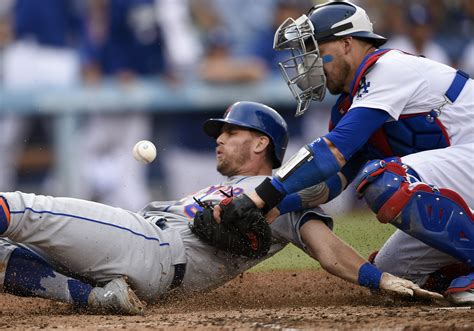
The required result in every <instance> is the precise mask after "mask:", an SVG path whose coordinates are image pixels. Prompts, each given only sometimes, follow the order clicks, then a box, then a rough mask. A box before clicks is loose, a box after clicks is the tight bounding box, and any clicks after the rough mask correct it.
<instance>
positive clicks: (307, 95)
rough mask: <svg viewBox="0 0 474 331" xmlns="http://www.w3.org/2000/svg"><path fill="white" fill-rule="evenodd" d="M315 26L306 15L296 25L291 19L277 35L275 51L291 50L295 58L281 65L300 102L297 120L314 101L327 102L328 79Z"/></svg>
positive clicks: (292, 57)
mask: <svg viewBox="0 0 474 331" xmlns="http://www.w3.org/2000/svg"><path fill="white" fill-rule="evenodd" d="M313 32H314V29H313V25H312V23H311V21H310V20H309V19H308V17H307V16H306V15H303V16H301V17H300V18H298V19H297V20H296V21H295V20H293V19H292V18H288V19H287V20H286V21H285V22H283V23H282V25H280V27H279V28H278V29H277V32H276V34H275V39H274V43H273V48H274V49H276V50H290V51H291V54H292V56H291V57H290V58H289V59H288V60H286V61H284V62H281V63H279V66H280V70H281V72H282V75H283V79H284V80H285V81H286V83H287V84H288V87H289V88H290V91H291V93H292V94H293V96H294V97H295V99H296V101H297V109H296V114H295V116H300V115H303V114H304V112H305V111H306V110H307V109H308V108H309V105H310V103H311V100H319V101H321V100H323V99H324V95H325V94H326V76H325V75H324V70H323V60H322V58H321V56H320V55H319V48H318V43H317V41H316V40H315V39H314V37H313Z"/></svg>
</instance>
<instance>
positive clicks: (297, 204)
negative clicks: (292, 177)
mask: <svg viewBox="0 0 474 331" xmlns="http://www.w3.org/2000/svg"><path fill="white" fill-rule="evenodd" d="M278 209H279V210H280V215H283V214H287V213H290V212H292V211H301V210H303V206H302V204H301V198H300V196H299V194H298V193H291V194H288V195H287V196H286V197H284V198H283V200H282V201H281V202H280V204H279V205H278Z"/></svg>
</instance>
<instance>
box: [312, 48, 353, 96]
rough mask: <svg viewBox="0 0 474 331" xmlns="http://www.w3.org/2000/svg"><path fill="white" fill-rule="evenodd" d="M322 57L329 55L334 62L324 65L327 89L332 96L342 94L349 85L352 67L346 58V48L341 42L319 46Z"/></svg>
mask: <svg viewBox="0 0 474 331" xmlns="http://www.w3.org/2000/svg"><path fill="white" fill-rule="evenodd" d="M319 51H320V53H321V56H323V57H324V56H326V55H329V56H331V58H332V60H331V61H329V62H326V63H324V66H323V69H324V74H325V75H326V87H327V89H328V90H329V92H331V94H335V95H337V94H341V93H342V92H344V88H345V87H346V86H347V85H348V84H347V82H348V80H349V79H351V78H350V77H349V74H350V65H349V63H348V62H347V60H346V58H345V56H344V48H343V44H342V41H341V40H336V41H330V42H326V43H322V44H320V45H319ZM346 92H347V91H346Z"/></svg>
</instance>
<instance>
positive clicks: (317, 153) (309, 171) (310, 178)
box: [255, 138, 341, 211]
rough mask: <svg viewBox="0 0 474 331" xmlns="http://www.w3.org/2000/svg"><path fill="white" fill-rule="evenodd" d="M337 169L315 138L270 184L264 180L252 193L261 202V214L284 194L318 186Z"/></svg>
mask: <svg viewBox="0 0 474 331" xmlns="http://www.w3.org/2000/svg"><path fill="white" fill-rule="evenodd" d="M340 168H341V167H340V166H339V163H337V160H336V157H335V156H334V155H333V154H332V152H331V150H330V149H329V147H328V145H327V144H326V142H325V141H324V140H323V139H322V138H318V139H316V140H315V141H313V142H312V143H311V144H308V145H306V146H304V147H302V148H301V149H300V150H299V151H298V152H297V153H296V154H295V155H293V157H292V158H291V159H290V160H289V161H288V162H286V163H285V164H284V165H283V166H282V167H281V168H280V170H278V171H277V173H276V174H275V176H274V177H273V179H272V180H271V181H270V180H269V179H268V178H267V179H266V180H265V181H263V183H262V184H260V185H259V186H257V188H256V189H255V191H256V192H257V194H258V195H259V196H260V198H261V199H262V200H263V201H264V202H265V208H264V211H268V210H270V209H272V208H273V207H275V206H276V205H278V204H279V203H280V201H282V199H283V198H284V197H285V196H286V195H288V194H290V193H295V192H298V191H301V190H302V189H304V188H306V187H310V186H313V185H316V184H318V183H321V182H322V181H324V180H326V179H327V178H329V177H331V176H333V175H334V174H336V173H337V172H338V171H339V170H340ZM293 203H294V202H293Z"/></svg>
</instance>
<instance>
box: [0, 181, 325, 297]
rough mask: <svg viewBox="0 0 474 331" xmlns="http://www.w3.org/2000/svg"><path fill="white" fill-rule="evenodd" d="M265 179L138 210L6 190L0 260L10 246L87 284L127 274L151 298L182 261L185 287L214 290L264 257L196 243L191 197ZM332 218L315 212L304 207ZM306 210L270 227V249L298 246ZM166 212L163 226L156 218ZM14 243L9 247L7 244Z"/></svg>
mask: <svg viewBox="0 0 474 331" xmlns="http://www.w3.org/2000/svg"><path fill="white" fill-rule="evenodd" d="M264 178H265V177H234V178H231V179H229V180H228V181H226V182H225V183H222V184H220V185H215V186H210V187H207V188H205V189H203V190H201V191H199V192H196V193H195V194H193V195H190V196H188V197H186V198H184V199H181V200H179V201H175V202H171V203H170V202H152V203H150V204H149V205H148V206H147V207H146V208H145V209H144V210H143V211H142V212H140V213H132V212H130V211H127V210H124V209H121V208H114V207H110V206H107V205H103V204H98V203H95V202H90V201H85V200H79V199H71V198H54V197H50V196H40V195H34V194H25V193H21V192H9V193H3V194H1V196H3V197H4V198H5V199H6V201H7V203H8V205H9V208H10V213H11V220H10V225H9V226H8V229H7V230H6V232H5V233H3V234H2V237H4V238H7V239H4V240H3V241H1V242H0V259H1V261H0V262H3V263H7V261H8V258H9V256H10V253H11V251H12V250H13V249H14V248H15V245H18V244H19V245H22V246H25V247H27V248H29V249H30V250H32V251H34V252H36V253H37V254H38V255H40V256H41V257H43V258H44V259H45V260H46V261H48V262H49V263H50V264H52V265H53V266H54V267H55V268H56V269H57V270H58V271H63V272H66V273H68V274H71V273H72V275H73V276H74V275H75V276H80V277H82V278H85V279H88V280H89V281H91V282H107V281H109V280H110V279H113V278H116V277H119V276H122V275H125V276H127V277H128V280H129V283H130V285H131V287H132V289H134V290H135V292H136V293H137V295H138V296H139V297H140V299H142V300H145V301H147V302H155V301H157V300H159V298H160V296H161V295H162V294H164V293H166V292H167V291H168V289H169V288H170V285H171V282H172V280H173V277H174V267H173V266H174V265H177V264H183V263H185V264H186V273H185V276H184V280H183V284H182V287H183V289H185V290H190V291H194V290H204V289H209V288H214V287H217V286H219V285H221V284H223V283H225V282H227V281H228V280H230V279H232V278H234V277H235V276H237V275H238V274H240V273H241V272H243V271H244V270H247V269H248V268H250V267H252V266H253V265H256V264H257V263H258V262H260V261H261V260H263V259H258V260H257V259H249V258H245V257H235V256H232V255H230V254H228V253H225V252H221V251H217V250H216V249H215V248H214V247H212V246H209V245H207V244H205V243H203V242H202V241H201V240H199V239H198V238H197V237H196V236H195V235H194V234H192V233H191V230H190V228H189V224H190V222H192V219H193V216H194V214H195V212H196V210H197V209H196V203H195V201H194V200H193V198H192V197H193V196H195V197H196V198H199V199H201V200H203V201H206V202H212V203H214V204H215V203H218V202H219V201H220V200H222V198H223V197H224V196H223V195H222V193H220V191H219V190H224V191H225V192H228V193H230V191H231V188H232V190H233V192H234V194H235V195H237V194H240V193H242V192H245V191H248V190H253V189H254V188H255V186H256V185H258V184H259V183H260V182H261V181H262V180H263V179H264ZM308 213H310V214H313V215H315V218H318V219H321V218H323V219H325V220H326V221H327V222H330V219H329V217H328V216H327V215H324V214H323V213H322V212H321V211H320V210H319V209H314V210H311V211H306V212H304V213H303V214H305V215H306V214H308ZM303 214H298V215H297V214H295V215H288V216H286V215H285V216H284V217H281V218H280V219H278V220H277V221H275V222H274V223H273V224H272V231H273V234H274V237H275V239H274V240H275V243H274V244H273V245H272V247H271V250H270V254H269V256H271V255H272V254H274V253H275V252H277V251H279V250H280V249H282V248H283V247H284V246H285V244H286V243H288V242H290V241H291V242H293V243H295V244H296V245H298V246H299V247H301V248H303V244H302V242H301V239H300V236H299V231H298V229H299V227H298V222H299V220H300V219H301V217H300V216H303ZM163 217H165V218H166V220H167V222H166V223H165V226H163V225H161V227H160V226H158V225H156V224H155V222H156V221H157V220H158V219H160V218H163ZM12 244H13V245H12ZM0 281H1V279H0Z"/></svg>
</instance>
